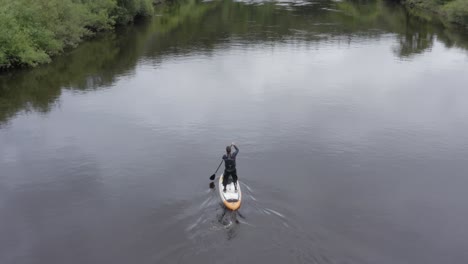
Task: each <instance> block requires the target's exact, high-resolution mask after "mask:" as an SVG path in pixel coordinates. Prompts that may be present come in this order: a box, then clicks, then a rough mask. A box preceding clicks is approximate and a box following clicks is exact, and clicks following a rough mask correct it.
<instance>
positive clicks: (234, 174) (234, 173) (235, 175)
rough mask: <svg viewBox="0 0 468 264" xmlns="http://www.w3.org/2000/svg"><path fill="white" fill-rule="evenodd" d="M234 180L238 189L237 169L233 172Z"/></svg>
mask: <svg viewBox="0 0 468 264" xmlns="http://www.w3.org/2000/svg"><path fill="white" fill-rule="evenodd" d="M232 181H233V182H234V188H236V190H237V170H235V171H233V172H232Z"/></svg>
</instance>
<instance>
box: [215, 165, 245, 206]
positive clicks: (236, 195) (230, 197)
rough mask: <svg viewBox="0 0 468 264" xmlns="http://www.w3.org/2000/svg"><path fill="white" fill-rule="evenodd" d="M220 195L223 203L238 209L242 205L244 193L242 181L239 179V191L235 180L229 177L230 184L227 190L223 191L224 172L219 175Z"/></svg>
mask: <svg viewBox="0 0 468 264" xmlns="http://www.w3.org/2000/svg"><path fill="white" fill-rule="evenodd" d="M218 186H219V188H218V189H219V196H221V200H222V201H223V204H224V205H225V206H226V207H227V208H228V209H230V210H233V211H234V210H237V209H239V208H240V206H241V200H242V194H241V189H240V182H239V181H237V191H236V190H235V188H234V182H232V179H229V181H228V184H227V185H226V192H224V191H223V189H224V186H223V174H221V176H219V184H218Z"/></svg>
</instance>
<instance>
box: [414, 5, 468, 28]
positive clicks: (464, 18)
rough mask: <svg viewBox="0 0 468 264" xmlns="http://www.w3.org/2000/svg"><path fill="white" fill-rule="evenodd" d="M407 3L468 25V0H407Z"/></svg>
mask: <svg viewBox="0 0 468 264" xmlns="http://www.w3.org/2000/svg"><path fill="white" fill-rule="evenodd" d="M406 3H407V4H409V5H410V6H416V7H419V8H424V9H428V10H432V11H434V12H436V13H438V14H440V15H442V16H444V17H445V18H446V19H447V20H448V21H449V22H452V23H457V24H461V25H465V26H468V0H406Z"/></svg>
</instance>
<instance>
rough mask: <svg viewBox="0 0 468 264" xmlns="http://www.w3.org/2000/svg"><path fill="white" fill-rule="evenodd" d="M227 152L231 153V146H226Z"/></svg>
mask: <svg viewBox="0 0 468 264" xmlns="http://www.w3.org/2000/svg"><path fill="white" fill-rule="evenodd" d="M226 153H227V154H231V146H227V147H226Z"/></svg>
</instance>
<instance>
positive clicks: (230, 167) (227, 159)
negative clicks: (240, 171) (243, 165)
mask: <svg viewBox="0 0 468 264" xmlns="http://www.w3.org/2000/svg"><path fill="white" fill-rule="evenodd" d="M233 147H234V148H235V149H236V151H234V153H231V154H230V155H229V156H228V154H224V156H223V160H224V174H223V175H224V176H223V185H224V189H226V185H227V183H228V180H229V176H231V177H232V181H233V182H234V184H235V185H236V187H237V170H236V156H237V153H239V148H238V147H237V146H233Z"/></svg>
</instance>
